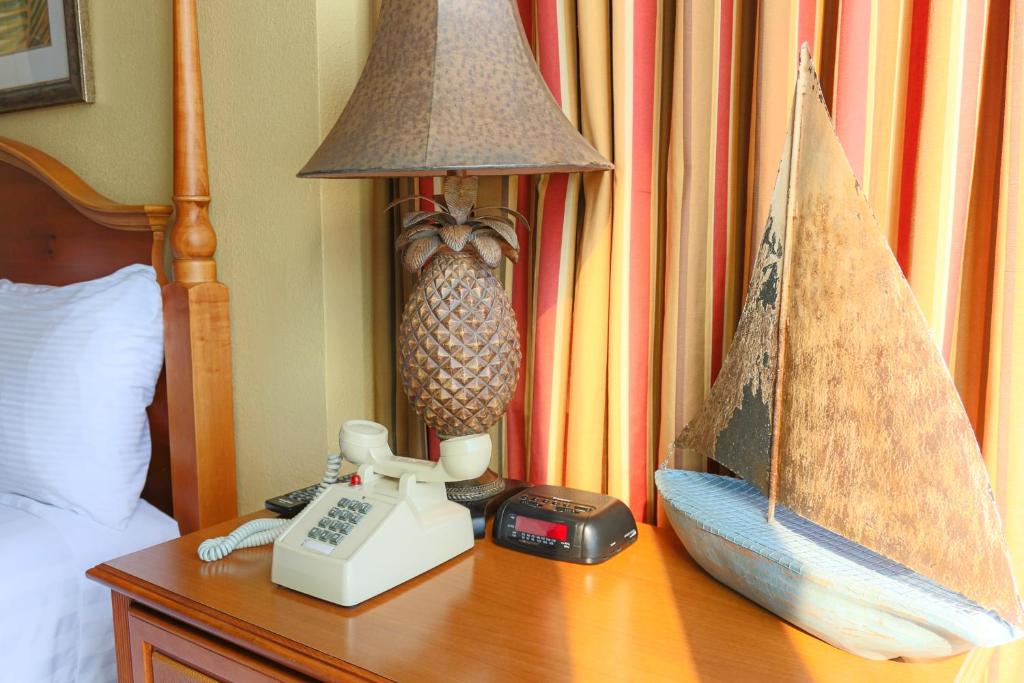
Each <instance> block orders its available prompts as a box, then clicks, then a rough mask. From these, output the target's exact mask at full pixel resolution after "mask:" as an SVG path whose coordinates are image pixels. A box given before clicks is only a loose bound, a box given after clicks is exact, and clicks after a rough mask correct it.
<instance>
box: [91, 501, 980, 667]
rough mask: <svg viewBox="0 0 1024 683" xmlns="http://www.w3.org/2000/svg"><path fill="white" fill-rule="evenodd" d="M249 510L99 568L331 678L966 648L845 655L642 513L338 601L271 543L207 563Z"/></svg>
mask: <svg viewBox="0 0 1024 683" xmlns="http://www.w3.org/2000/svg"><path fill="white" fill-rule="evenodd" d="M253 516H255V515H253ZM253 516H250V517H253ZM240 521H242V520H235V521H233V522H230V523H227V524H221V525H218V526H217V527H215V528H213V529H209V530H206V531H204V532H203V533H200V534H192V535H190V536H186V537H184V538H182V539H178V540H176V541H172V542H170V543H166V544H163V545H160V546H156V547H154V548H151V549H149V550H145V551H142V552H140V553H136V554H134V555H129V556H127V557H124V558H120V559H118V560H114V561H112V562H109V563H107V564H105V565H100V566H99V567H97V568H95V569H93V570H92V571H91V572H90V575H91V576H92V577H93V578H95V579H97V580H99V581H101V582H103V583H106V584H108V585H110V586H112V587H113V588H114V589H115V590H118V591H122V592H124V593H126V594H129V595H130V596H131V597H132V598H133V599H134V600H137V601H139V602H141V603H144V604H146V605H148V606H150V607H152V608H153V609H155V610H158V611H162V612H165V613H168V614H172V615H176V616H177V618H179V619H181V620H182V621H183V622H185V623H187V624H189V625H190V626H192V627H195V628H198V629H201V630H204V631H207V632H209V633H213V634H215V635H217V636H218V637H220V638H223V639H224V640H226V641H228V642H230V643H233V644H234V645H237V646H241V647H243V648H245V649H247V650H249V651H251V652H253V653H254V654H257V655H259V656H260V657H264V658H267V659H270V660H273V661H276V662H278V663H281V664H284V665H286V666H288V667H290V668H292V669H294V670H296V671H298V672H301V673H304V674H306V675H310V676H314V677H318V678H323V679H331V680H350V679H351V678H352V677H353V676H355V677H358V678H361V679H364V680H381V679H391V680H398V681H451V680H472V681H504V680H509V681H512V680H518V681H527V680H528V681H534V680H538V681H539V680H544V681H568V680H643V681H659V680H676V681H812V680H814V681H868V680H870V681H886V680H891V681H901V682H902V681H911V682H912V681H952V680H955V678H956V676H957V672H958V671H959V669H960V667H961V665H962V663H963V660H964V657H962V656H961V657H955V658H951V659H948V660H944V661H941V662H935V663H930V664H908V663H901V662H894V661H881V662H879V661H870V660H865V659H860V658H858V657H855V656H852V655H849V654H846V653H844V652H842V651H840V650H837V649H836V648H834V647H832V646H830V645H827V644H826V643H824V642H822V641H820V640H818V639H816V638H814V637H813V636H810V635H808V634H806V633H804V632H802V631H800V630H798V629H796V628H794V627H792V626H790V625H788V624H787V623H785V622H783V621H781V620H780V619H778V618H776V617H775V616H773V615H772V614H770V613H768V612H766V611H765V610H762V609H761V608H759V607H758V606H756V605H755V604H753V603H751V602H749V601H748V600H746V599H745V598H743V597H741V596H740V595H738V594H736V593H734V592H733V591H731V590H729V589H728V588H726V587H724V586H722V585H721V584H719V583H717V582H716V581H715V580H714V579H712V578H711V577H710V576H708V575H707V574H705V573H704V572H703V571H702V570H701V569H700V568H699V567H698V566H697V565H696V564H695V563H694V562H693V560H691V559H690V557H689V556H688V555H687V554H686V551H685V550H684V549H683V547H682V544H681V543H680V542H679V540H678V539H677V538H676V536H675V535H674V534H673V533H672V531H671V530H669V529H658V528H655V527H651V526H647V525H641V527H640V534H639V538H638V540H637V542H636V543H635V544H634V545H633V546H632V547H631V548H629V549H628V550H627V551H625V552H623V553H622V554H621V555H618V556H616V557H615V558H613V559H612V560H610V561H608V562H606V563H605V564H600V565H595V566H583V565H574V564H567V563H561V562H556V561H552V560H546V559H541V558H537V557H533V556H530V555H526V554H523V553H518V552H516V551H513V550H509V549H505V548H500V547H498V546H496V545H495V544H494V543H493V542H492V541H491V540H490V536H489V535H488V538H486V539H483V540H480V541H477V543H476V547H475V548H474V549H473V550H471V551H470V552H468V553H466V554H464V555H462V556H460V557H459V558H456V559H454V560H452V561H450V562H448V563H446V564H444V565H442V566H441V567H439V568H437V569H435V570H433V571H430V572H428V573H426V574H424V575H423V576H420V577H418V578H416V579H414V580H412V581H410V582H408V583H406V584H403V585H402V586H399V587H398V588H395V589H393V590H391V591H389V592H387V593H385V594H383V595H381V596H378V597H377V598H374V599H372V600H369V601H367V602H366V603H363V604H362V605H359V606H357V607H354V608H344V607H338V606H335V605H331V604H329V603H326V602H322V601H320V600H316V599H314V598H311V597H308V596H305V595H302V594H301V593H297V592H294V591H291V590H288V589H285V588H281V587H277V586H274V585H272V584H271V582H270V561H271V549H270V548H269V547H262V548H253V549H249V550H241V551H238V552H236V553H235V554H233V555H232V556H230V557H229V558H227V559H226V560H223V561H221V562H218V563H213V564H204V563H202V562H200V561H199V560H198V559H197V558H196V547H197V546H198V544H199V542H200V541H201V540H203V539H204V538H206V537H208V536H211V535H222V534H225V533H227V532H228V531H230V530H231V529H232V528H234V526H235V525H236V524H237V523H239V522H240Z"/></svg>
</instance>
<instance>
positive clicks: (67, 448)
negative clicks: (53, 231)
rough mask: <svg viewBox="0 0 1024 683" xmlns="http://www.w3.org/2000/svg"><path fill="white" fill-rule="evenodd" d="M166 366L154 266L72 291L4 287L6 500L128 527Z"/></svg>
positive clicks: (1, 486) (1, 429) (1, 345)
mask: <svg viewBox="0 0 1024 683" xmlns="http://www.w3.org/2000/svg"><path fill="white" fill-rule="evenodd" d="M163 358H164V349H163V308H162V305H161V301H160V286H159V285H158V284H157V281H156V273H155V271H154V270H153V268H151V267H149V266H144V265H132V266H128V267H126V268H122V269H121V270H119V271H117V272H116V273H113V274H112V275H108V276H107V277H103V278H100V279H98V280H90V281H88V282H79V283H75V284H72V285H68V286H66V287H50V286H46V285H26V284H16V283H12V282H11V281H9V280H0V492H9V493H17V494H20V495H23V496H26V497H28V498H33V499H35V500H38V501H40V502H43V503H48V504H50V505H55V506H58V507H61V508H64V509H67V510H72V511H75V512H78V513H80V514H85V515H88V516H89V517H92V518H93V519H95V520H96V521H98V522H100V523H101V524H105V525H107V526H111V527H114V528H118V529H120V528H123V527H124V525H125V524H126V523H127V522H128V519H129V518H130V517H131V515H132V512H133V511H134V510H135V507H136V505H137V504H138V500H139V496H140V494H141V493H142V487H143V485H144V484H145V483H146V471H147V469H148V467H149V458H150V453H151V445H150V438H149V421H148V419H147V417H146V406H148V405H149V404H150V403H151V402H152V401H153V393H154V388H155V386H156V380H157V377H158V376H159V374H160V368H161V366H162V365H163Z"/></svg>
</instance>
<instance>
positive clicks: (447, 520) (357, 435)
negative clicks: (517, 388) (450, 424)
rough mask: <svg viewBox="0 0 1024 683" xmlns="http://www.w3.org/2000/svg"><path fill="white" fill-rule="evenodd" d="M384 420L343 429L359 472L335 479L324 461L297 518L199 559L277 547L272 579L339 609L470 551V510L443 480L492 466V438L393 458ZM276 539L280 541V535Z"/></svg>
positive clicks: (222, 543)
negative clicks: (432, 454) (433, 457)
mask: <svg viewBox="0 0 1024 683" xmlns="http://www.w3.org/2000/svg"><path fill="white" fill-rule="evenodd" d="M387 437H388V431H387V428H385V427H384V426H383V425H379V424H377V423H375V422H369V421H366V420H352V421H349V422H346V423H345V424H344V425H342V428H341V432H340V434H339V435H338V441H339V446H340V448H341V454H340V456H341V457H344V458H345V459H346V460H348V461H349V462H351V463H353V464H355V465H357V466H358V471H357V474H358V477H356V476H354V477H352V479H351V480H350V481H349V483H346V484H336V483H333V482H334V481H336V479H337V476H338V470H339V465H340V457H339V456H338V455H332V456H330V457H329V458H328V464H327V471H326V472H325V474H324V479H323V481H322V482H321V484H320V491H319V493H318V494H317V496H316V498H314V500H313V501H312V502H311V503H310V504H309V505H308V506H306V508H305V509H304V510H302V512H300V513H299V514H298V515H297V516H296V517H295V518H294V519H292V520H277V519H260V520H254V521H252V522H249V523H248V524H244V525H242V526H241V527H239V528H238V529H237V530H235V531H234V532H233V533H232V534H231V535H230V536H226V537H223V538H216V539H210V540H207V541H204V542H203V543H202V544H201V545H200V547H199V555H200V557H201V558H202V559H204V560H216V559H220V558H221V557H223V556H224V555H226V554H228V553H230V552H231V551H232V550H234V549H235V548H240V547H249V546H253V545H260V544H263V543H269V542H273V543H274V558H273V568H272V573H271V580H272V581H273V582H274V583H277V584H279V585H282V586H286V587H288V588H292V589H295V590H298V591H301V592H303V593H306V594H308V595H313V596H315V597H318V598H321V599H324V600H329V601H331V602H334V603H337V604H339V605H345V606H351V605H356V604H358V603H360V602H362V601H364V600H366V599H368V598H371V597H373V596H374V595H377V594H379V593H382V592H384V591H386V590H388V589H389V588H392V587H394V586H397V585H398V584H400V583H403V582H405V581H407V580H409V579H411V578H413V577H414V576H417V575H419V574H421V573H423V572H425V571H427V570H429V569H432V568H433V567H436V566H437V565H439V564H441V563H443V562H445V561H447V560H449V559H451V558H453V557H455V556H456V555H459V554H460V553H463V552H465V551H466V550H469V549H470V548H472V547H473V525H472V520H471V518H470V514H469V510H468V509H467V508H465V507H463V506H462V505H459V504H458V503H454V502H452V501H449V500H448V498H447V495H446V493H445V486H444V482H446V481H459V480H463V479H472V478H474V477H478V476H480V475H481V474H483V472H484V470H486V469H487V466H488V464H489V462H490V457H491V441H490V438H489V437H488V436H487V435H486V434H479V435H473V436H463V437H455V438H452V439H447V440H445V441H443V442H442V443H441V457H440V460H439V461H438V462H436V463H434V462H430V461H427V460H418V459H414V458H404V457H401V456H396V455H394V454H393V453H392V452H391V449H390V448H388V445H387ZM275 539H276V540H275Z"/></svg>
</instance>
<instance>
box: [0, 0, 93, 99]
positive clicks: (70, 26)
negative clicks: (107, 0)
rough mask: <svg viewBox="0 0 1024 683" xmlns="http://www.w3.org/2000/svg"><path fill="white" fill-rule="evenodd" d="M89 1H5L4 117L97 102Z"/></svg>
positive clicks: (0, 78)
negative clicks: (93, 78)
mask: <svg viewBox="0 0 1024 683" xmlns="http://www.w3.org/2000/svg"><path fill="white" fill-rule="evenodd" d="M86 1H87V0H0V114H3V113H6V112H12V111H20V110H23V109H34V108H37V107H50V106H54V105H58V104H70V103H75V102H92V101H93V85H92V65H91V62H90V59H89V44H88V14H87V12H86V9H87V8H86V6H85V5H86Z"/></svg>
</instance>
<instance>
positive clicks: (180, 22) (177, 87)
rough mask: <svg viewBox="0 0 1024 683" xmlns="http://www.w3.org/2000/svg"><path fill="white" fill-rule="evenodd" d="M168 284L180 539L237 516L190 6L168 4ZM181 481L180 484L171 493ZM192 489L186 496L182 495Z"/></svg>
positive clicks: (223, 329)
mask: <svg viewBox="0 0 1024 683" xmlns="http://www.w3.org/2000/svg"><path fill="white" fill-rule="evenodd" d="M173 11H174V205H175V209H176V211H175V220H174V225H173V227H172V228H171V236H170V244H171V252H172V254H173V256H174V259H173V262H172V273H173V279H172V281H171V282H170V283H169V284H167V285H166V286H165V287H164V290H163V297H164V338H165V346H166V356H167V391H168V403H169V421H170V440H171V478H172V480H173V481H174V482H175V486H174V492H175V493H174V516H175V518H177V519H178V521H179V524H180V526H181V531H182V533H188V532H190V531H194V530H196V529H199V528H202V527H206V526H209V525H211V524H214V523H217V522H220V521H223V520H226V519H230V518H232V517H234V516H235V515H236V514H237V510H236V507H237V504H238V503H237V497H236V492H235V440H234V422H233V407H232V406H233V403H232V391H231V330H230V324H229V318H228V290H227V287H225V286H224V285H223V284H222V283H220V282H218V281H217V264H216V262H215V261H214V258H213V254H214V251H215V250H216V247H217V235H216V233H215V232H214V229H213V226H212V225H211V224H210V219H209V214H208V211H207V209H208V207H209V204H210V190H209V176H208V173H207V166H206V129H205V123H204V118H203V88H202V76H201V74H200V69H199V30H198V22H197V18H196V0H174V10H173ZM183 481H186V482H188V483H189V486H178V485H177V484H178V483H180V482H183ZM192 491H194V492H195V493H194V495H193V494H192V493H190V492H192Z"/></svg>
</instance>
